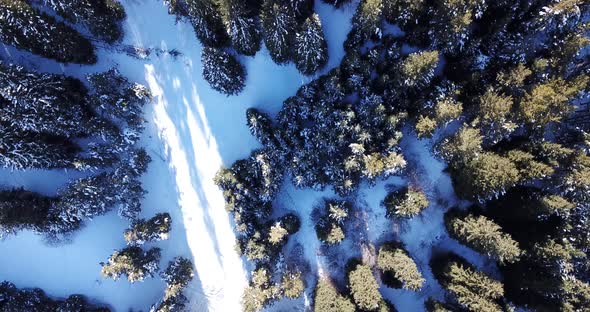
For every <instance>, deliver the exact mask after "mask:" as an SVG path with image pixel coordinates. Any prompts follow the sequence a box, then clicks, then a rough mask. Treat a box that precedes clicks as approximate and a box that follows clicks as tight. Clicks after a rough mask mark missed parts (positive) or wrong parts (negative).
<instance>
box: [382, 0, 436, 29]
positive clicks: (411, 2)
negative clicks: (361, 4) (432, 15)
mask: <svg viewBox="0 0 590 312" xmlns="http://www.w3.org/2000/svg"><path fill="white" fill-rule="evenodd" d="M425 2H426V1H424V0H384V1H383V15H384V17H385V19H386V20H387V21H388V22H390V23H392V24H399V25H400V26H401V27H402V28H404V29H405V28H406V27H408V26H411V25H412V24H416V23H417V19H418V17H419V16H420V14H421V13H422V11H423V10H424V7H425Z"/></svg>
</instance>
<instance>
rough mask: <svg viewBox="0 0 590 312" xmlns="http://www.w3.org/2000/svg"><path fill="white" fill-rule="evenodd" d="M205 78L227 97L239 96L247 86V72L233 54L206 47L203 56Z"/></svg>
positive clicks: (213, 87) (214, 88) (212, 86)
mask: <svg viewBox="0 0 590 312" xmlns="http://www.w3.org/2000/svg"><path fill="white" fill-rule="evenodd" d="M201 62H202V63H203V78H204V79H205V80H206V81H207V82H208V83H209V85H210V86H211V88H212V89H213V90H216V91H218V92H221V93H223V94H225V95H228V96H229V95H237V94H238V93H240V92H242V90H243V89H244V85H245V84H246V71H245V69H244V67H243V66H242V64H240V63H239V62H238V60H237V59H236V58H235V57H234V56H232V55H231V54H229V53H227V52H225V51H223V50H219V49H215V48H209V47H205V48H203V54H202V56H201Z"/></svg>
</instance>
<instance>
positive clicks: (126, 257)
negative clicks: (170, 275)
mask: <svg viewBox="0 0 590 312" xmlns="http://www.w3.org/2000/svg"><path fill="white" fill-rule="evenodd" d="M159 262H160V248H152V249H150V250H148V251H143V250H142V249H141V248H139V247H127V248H125V249H122V250H117V251H115V252H114V253H113V254H112V255H111V256H110V257H109V259H108V262H106V263H102V262H101V263H100V265H101V266H102V270H101V273H102V276H103V277H104V278H112V279H114V280H118V279H119V278H120V277H121V275H127V280H128V281H129V282H130V283H135V282H141V281H143V280H144V279H146V278H148V277H153V276H154V275H155V274H156V272H157V271H158V269H159V268H158V265H159Z"/></svg>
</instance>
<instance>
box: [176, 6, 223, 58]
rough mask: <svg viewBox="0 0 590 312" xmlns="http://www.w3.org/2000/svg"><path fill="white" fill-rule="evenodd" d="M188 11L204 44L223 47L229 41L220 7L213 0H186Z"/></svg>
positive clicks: (198, 36)
mask: <svg viewBox="0 0 590 312" xmlns="http://www.w3.org/2000/svg"><path fill="white" fill-rule="evenodd" d="M186 11H187V14H188V18H189V20H190V22H191V24H192V25H193V28H194V29H195V33H196V34H197V38H198V39H199V41H201V43H202V44H203V45H204V46H211V47H221V46H223V45H224V44H225V43H226V42H227V40H228V36H227V33H226V31H225V29H224V27H223V21H222V18H221V14H220V13H219V8H218V7H217V6H216V5H215V3H214V1H213V0H186Z"/></svg>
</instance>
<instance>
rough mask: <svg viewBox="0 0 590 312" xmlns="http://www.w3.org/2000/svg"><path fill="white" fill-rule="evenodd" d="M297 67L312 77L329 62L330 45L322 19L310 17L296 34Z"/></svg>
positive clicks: (314, 16)
mask: <svg viewBox="0 0 590 312" xmlns="http://www.w3.org/2000/svg"><path fill="white" fill-rule="evenodd" d="M294 50H295V55H294V56H293V58H294V61H295V66H296V67H297V69H298V70H299V71H300V72H301V73H302V74H304V75H311V74H313V73H315V72H316V71H318V70H319V69H320V68H322V67H324V65H326V63H327V62H328V45H327V44H326V39H325V38H324V33H323V31H322V25H321V22H320V18H319V16H318V15H317V14H313V15H311V16H309V17H308V18H307V19H306V20H305V21H304V22H303V23H302V24H301V26H300V27H299V30H298V31H297V33H296V34H295V48H294Z"/></svg>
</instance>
